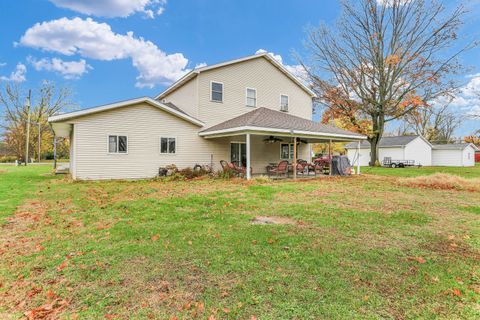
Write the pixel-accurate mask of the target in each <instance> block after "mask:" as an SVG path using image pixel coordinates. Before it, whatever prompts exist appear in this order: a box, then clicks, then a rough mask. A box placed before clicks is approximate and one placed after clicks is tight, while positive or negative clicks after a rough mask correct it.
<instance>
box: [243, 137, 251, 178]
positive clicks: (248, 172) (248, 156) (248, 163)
mask: <svg viewBox="0 0 480 320" xmlns="http://www.w3.org/2000/svg"><path fill="white" fill-rule="evenodd" d="M245 140H246V141H245V142H246V147H247V167H246V168H245V170H247V180H250V179H251V178H252V173H251V172H250V133H247V135H246V137H245Z"/></svg>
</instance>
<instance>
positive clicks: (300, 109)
mask: <svg viewBox="0 0 480 320" xmlns="http://www.w3.org/2000/svg"><path fill="white" fill-rule="evenodd" d="M197 78H198V92H199V104H198V105H199V113H198V118H199V119H200V120H202V121H204V122H205V123H206V127H210V126H213V125H215V124H218V123H220V122H223V121H226V120H228V119H231V118H233V117H236V116H239V115H241V114H243V113H246V112H250V111H252V110H253V109H254V107H248V106H246V98H245V94H246V88H254V89H256V91H257V96H256V98H257V106H256V107H257V108H258V107H265V108H269V109H273V110H278V111H279V110H280V95H281V94H285V95H288V96H289V114H291V115H295V116H299V117H302V118H306V119H309V120H311V119H312V98H311V96H310V95H309V94H308V93H306V92H305V91H304V90H302V89H301V88H300V87H299V86H298V85H297V84H296V83H295V82H293V81H292V80H291V79H290V78H288V77H287V76H286V75H285V74H284V73H282V72H281V71H280V70H278V69H277V68H276V67H275V66H274V65H272V64H271V63H270V62H268V61H267V60H266V59H265V58H258V59H253V60H249V61H245V62H242V63H237V64H233V65H229V66H225V67H222V68H218V69H213V70H209V71H204V72H201V73H200V74H199V75H198V76H197ZM212 81H214V82H222V83H223V102H222V103H219V102H212V101H210V83H211V82H212ZM169 99H172V100H171V101H172V102H173V103H175V101H174V99H173V98H172V97H169Z"/></svg>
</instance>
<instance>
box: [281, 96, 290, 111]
mask: <svg viewBox="0 0 480 320" xmlns="http://www.w3.org/2000/svg"><path fill="white" fill-rule="evenodd" d="M280 111H284V112H287V111H288V96H287V95H285V94H282V95H280Z"/></svg>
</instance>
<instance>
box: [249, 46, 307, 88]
mask: <svg viewBox="0 0 480 320" xmlns="http://www.w3.org/2000/svg"><path fill="white" fill-rule="evenodd" d="M260 53H268V54H269V55H271V56H272V57H273V58H274V59H275V60H277V61H278V62H280V63H281V64H282V65H283V66H284V67H285V69H287V70H288V71H290V72H291V73H292V74H293V75H294V76H296V77H297V78H299V79H300V80H302V81H303V82H307V80H308V76H307V72H306V71H305V69H304V68H303V66H302V65H300V64H293V65H288V64H284V63H283V58H282V56H281V55H279V54H275V53H273V52H268V51H267V50H265V49H258V50H257V51H256V52H255V54H260Z"/></svg>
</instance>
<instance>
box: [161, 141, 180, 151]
mask: <svg viewBox="0 0 480 320" xmlns="http://www.w3.org/2000/svg"><path fill="white" fill-rule="evenodd" d="M176 151H177V139H176V138H164V137H161V138H160V153H162V154H175V153H176Z"/></svg>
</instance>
